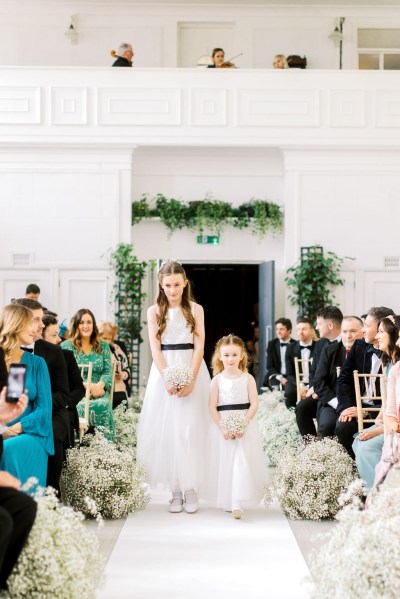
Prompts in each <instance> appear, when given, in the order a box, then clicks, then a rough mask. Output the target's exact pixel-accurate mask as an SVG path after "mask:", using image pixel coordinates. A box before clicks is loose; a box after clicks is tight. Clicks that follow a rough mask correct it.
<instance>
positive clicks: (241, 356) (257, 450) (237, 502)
mask: <svg viewBox="0 0 400 599" xmlns="http://www.w3.org/2000/svg"><path fill="white" fill-rule="evenodd" d="M212 365H213V373H214V375H216V376H214V378H213V380H212V381H211V386H210V398H209V411H210V414H211V417H212V419H213V420H214V422H215V424H216V427H214V430H213V436H212V440H211V464H210V473H209V474H210V485H211V490H212V493H211V499H212V500H213V502H215V503H216V505H217V507H222V508H223V509H224V510H225V511H227V512H232V513H233V516H234V517H235V518H236V519H240V518H241V517H242V515H243V513H244V510H243V504H245V503H248V502H256V503H259V502H260V501H261V499H262V496H263V487H264V485H265V483H266V474H267V473H266V464H265V457H264V452H263V444H262V439H261V434H260V431H259V429H258V425H257V422H256V421H255V420H254V416H255V415H256V412H257V410H258V393H257V387H256V382H255V380H254V378H253V377H252V376H251V374H249V373H248V372H247V354H246V349H245V345H244V343H243V341H242V340H241V339H240V338H239V337H236V336H234V335H228V336H226V337H222V339H220V340H219V341H218V343H217V345H216V348H215V352H214V356H213V360H212ZM232 413H236V414H238V413H241V414H243V415H244V417H245V419H246V420H247V423H248V424H247V427H246V429H245V431H244V432H241V433H236V434H230V433H229V432H228V431H227V429H226V428H225V427H224V419H225V418H226V416H228V415H229V414H232Z"/></svg>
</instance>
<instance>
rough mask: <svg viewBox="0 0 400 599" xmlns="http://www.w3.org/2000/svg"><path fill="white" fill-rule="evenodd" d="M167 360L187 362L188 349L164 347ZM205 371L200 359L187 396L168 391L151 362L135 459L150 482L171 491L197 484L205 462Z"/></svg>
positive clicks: (207, 423) (169, 362)
mask: <svg viewBox="0 0 400 599" xmlns="http://www.w3.org/2000/svg"><path fill="white" fill-rule="evenodd" d="M163 355H164V357H165V359H166V362H167V365H168V366H171V365H173V364H187V365H189V366H190V364H191V360H192V355H193V351H192V350H171V351H164V352H163ZM209 389H210V376H209V374H208V370H207V367H206V365H205V363H204V361H203V362H202V364H201V367H200V370H199V373H198V376H197V379H196V385H195V388H194V390H193V392H192V393H191V394H190V395H188V396H187V397H177V396H176V395H174V396H171V395H168V393H167V390H166V388H165V383H164V380H163V378H162V376H161V374H160V372H159V371H158V369H157V367H156V365H155V364H154V363H153V364H152V367H151V370H150V376H149V381H148V383H147V388H146V393H145V396H144V401H143V408H142V413H141V415H140V419H139V423H138V440H137V459H138V460H139V461H141V462H142V463H143V464H144V465H145V467H146V468H147V472H148V479H149V483H150V485H151V486H152V487H156V486H157V485H162V486H164V487H166V488H168V489H170V490H171V491H174V490H183V491H184V490H187V489H194V488H196V489H198V488H199V487H200V486H201V484H202V482H203V480H204V473H205V467H206V464H205V463H204V450H205V442H206V436H207V432H206V431H207V430H208V429H209V427H210V418H209V416H208V396H209Z"/></svg>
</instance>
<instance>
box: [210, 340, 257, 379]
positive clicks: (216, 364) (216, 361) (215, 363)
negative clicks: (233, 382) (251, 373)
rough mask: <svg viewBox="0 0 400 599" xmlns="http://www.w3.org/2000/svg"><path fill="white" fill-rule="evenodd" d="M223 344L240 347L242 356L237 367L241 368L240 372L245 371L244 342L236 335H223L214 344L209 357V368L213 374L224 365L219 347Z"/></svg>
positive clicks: (245, 355)
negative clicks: (211, 355)
mask: <svg viewBox="0 0 400 599" xmlns="http://www.w3.org/2000/svg"><path fill="white" fill-rule="evenodd" d="M224 345H237V346H238V347H240V349H241V352H242V358H241V360H240V362H239V368H240V370H242V372H247V362H248V357H247V352H246V346H245V344H244V342H243V341H242V339H241V338H240V337H237V336H236V335H226V336H225V337H221V339H220V340H219V341H217V344H216V346H215V350H214V354H213V357H212V359H211V368H212V371H213V375H214V376H215V375H216V374H218V373H220V372H222V371H223V370H224V365H223V363H222V360H221V358H220V353H221V347H223V346H224Z"/></svg>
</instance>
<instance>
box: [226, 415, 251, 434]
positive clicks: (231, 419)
mask: <svg viewBox="0 0 400 599" xmlns="http://www.w3.org/2000/svg"><path fill="white" fill-rule="evenodd" d="M248 424H249V423H248V421H247V420H246V418H245V417H244V415H243V414H241V413H239V412H231V413H230V414H228V416H224V415H222V417H221V426H222V428H223V429H224V430H225V431H226V432H227V433H229V434H230V435H233V436H236V435H239V434H240V433H244V431H245V430H246V428H247V425H248Z"/></svg>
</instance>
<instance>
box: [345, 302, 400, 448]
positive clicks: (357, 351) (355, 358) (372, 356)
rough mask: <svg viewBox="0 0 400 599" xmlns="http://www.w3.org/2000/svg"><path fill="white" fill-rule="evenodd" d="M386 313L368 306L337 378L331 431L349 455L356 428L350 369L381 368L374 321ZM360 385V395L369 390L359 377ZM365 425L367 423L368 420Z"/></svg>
mask: <svg viewBox="0 0 400 599" xmlns="http://www.w3.org/2000/svg"><path fill="white" fill-rule="evenodd" d="M389 315H392V316H394V313H393V310H391V309H390V308H385V307H384V306H382V307H374V308H371V309H370V311H369V312H368V314H367V316H366V318H365V322H364V327H363V334H364V339H357V340H356V341H355V342H354V345H353V347H352V348H351V350H350V352H349V354H348V356H347V358H346V361H345V363H344V364H343V368H342V370H341V372H340V375H339V378H338V382H337V388H336V390H337V399H338V406H337V408H336V413H337V414H338V416H339V417H338V420H337V423H336V428H335V435H336V436H337V438H338V441H339V443H341V444H342V445H343V447H344V448H345V449H346V451H347V452H348V453H349V455H350V456H351V457H352V458H354V457H355V456H354V452H353V449H352V445H353V440H354V435H355V434H356V433H357V432H358V426H357V407H356V392H355V388H354V376H353V371H354V370H358V372H359V373H360V374H378V373H379V372H382V369H381V352H380V350H379V348H378V341H377V339H376V335H377V333H378V323H379V322H380V321H381V320H382V319H383V318H386V316H389ZM378 382H379V381H377V385H376V388H377V395H379V384H378ZM360 386H361V392H362V393H363V395H365V394H367V395H368V394H369V395H370V394H371V393H370V392H369V390H366V389H365V385H364V381H363V380H361V381H360ZM366 407H368V404H366ZM366 426H368V423H367V425H366Z"/></svg>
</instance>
